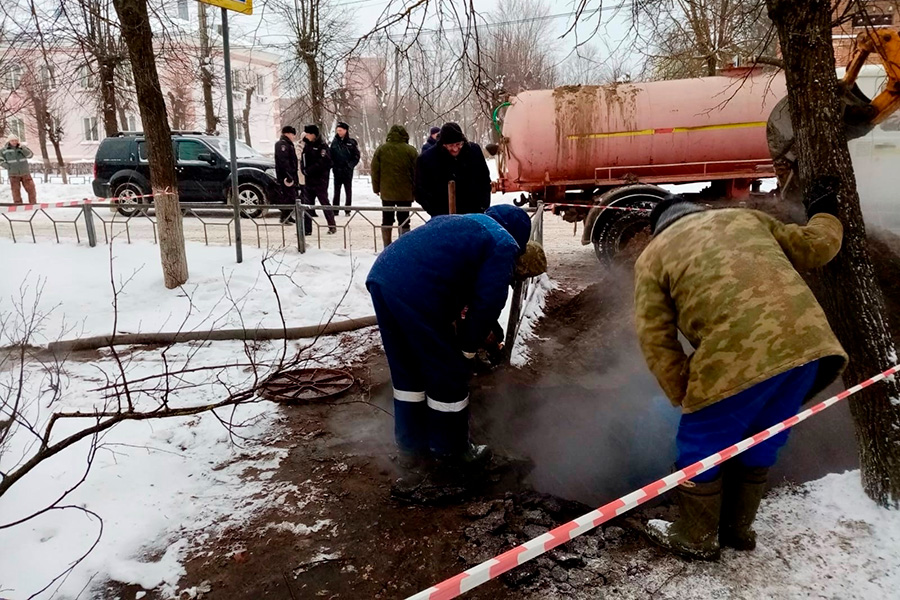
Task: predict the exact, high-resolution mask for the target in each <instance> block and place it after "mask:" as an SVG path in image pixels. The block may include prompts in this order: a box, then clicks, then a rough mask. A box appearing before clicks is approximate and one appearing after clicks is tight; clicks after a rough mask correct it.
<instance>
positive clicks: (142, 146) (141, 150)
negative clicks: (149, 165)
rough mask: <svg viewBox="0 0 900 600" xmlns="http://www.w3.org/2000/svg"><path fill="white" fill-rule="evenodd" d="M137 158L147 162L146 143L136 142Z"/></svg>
mask: <svg viewBox="0 0 900 600" xmlns="http://www.w3.org/2000/svg"><path fill="white" fill-rule="evenodd" d="M137 146H138V158H140V159H141V160H147V142H138V143H137Z"/></svg>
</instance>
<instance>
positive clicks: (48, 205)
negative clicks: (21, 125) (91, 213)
mask: <svg viewBox="0 0 900 600" xmlns="http://www.w3.org/2000/svg"><path fill="white" fill-rule="evenodd" d="M97 200H103V198H98V199H97ZM91 202H96V200H91V199H90V198H85V199H84V200H70V201H68V202H43V203H41V204H14V205H12V206H4V207H3V210H2V211H0V212H17V211H22V212H29V211H32V210H40V209H42V208H63V207H66V206H81V205H83V204H90V203H91Z"/></svg>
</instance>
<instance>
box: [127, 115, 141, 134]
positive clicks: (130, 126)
mask: <svg viewBox="0 0 900 600" xmlns="http://www.w3.org/2000/svg"><path fill="white" fill-rule="evenodd" d="M125 127H126V129H127V131H137V130H138V128H137V119H136V118H135V117H134V115H126V116H125Z"/></svg>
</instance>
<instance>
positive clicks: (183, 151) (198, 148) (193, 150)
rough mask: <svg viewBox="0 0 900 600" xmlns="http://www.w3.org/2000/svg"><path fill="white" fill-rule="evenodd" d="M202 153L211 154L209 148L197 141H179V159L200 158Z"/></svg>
mask: <svg viewBox="0 0 900 600" xmlns="http://www.w3.org/2000/svg"><path fill="white" fill-rule="evenodd" d="M201 154H210V151H209V148H207V147H206V146H204V145H203V144H201V143H200V142H195V141H185V140H182V141H180V142H178V160H200V158H199V156H200V155H201Z"/></svg>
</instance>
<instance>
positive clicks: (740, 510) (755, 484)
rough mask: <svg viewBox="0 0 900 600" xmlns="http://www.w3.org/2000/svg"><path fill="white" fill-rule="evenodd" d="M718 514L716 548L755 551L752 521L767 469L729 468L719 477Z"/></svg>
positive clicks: (764, 485) (757, 507) (754, 534)
mask: <svg viewBox="0 0 900 600" xmlns="http://www.w3.org/2000/svg"><path fill="white" fill-rule="evenodd" d="M722 480H723V488H722V513H721V523H720V525H719V545H720V546H725V547H728V548H734V549H735V550H744V551H749V550H753V549H755V548H756V532H755V531H753V521H754V520H755V519H756V511H757V510H758V509H759V503H760V502H761V501H762V497H763V495H764V494H765V493H766V483H768V481H769V469H768V468H767V467H745V466H743V465H741V464H739V463H736V464H734V465H731V466H730V468H729V469H728V470H725V471H724V472H723V475H722Z"/></svg>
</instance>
